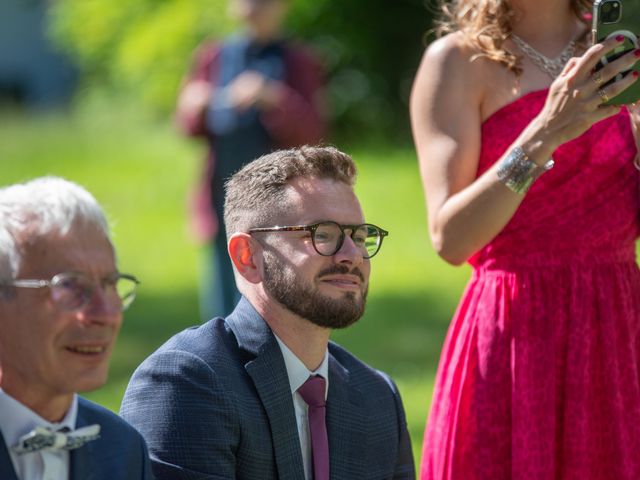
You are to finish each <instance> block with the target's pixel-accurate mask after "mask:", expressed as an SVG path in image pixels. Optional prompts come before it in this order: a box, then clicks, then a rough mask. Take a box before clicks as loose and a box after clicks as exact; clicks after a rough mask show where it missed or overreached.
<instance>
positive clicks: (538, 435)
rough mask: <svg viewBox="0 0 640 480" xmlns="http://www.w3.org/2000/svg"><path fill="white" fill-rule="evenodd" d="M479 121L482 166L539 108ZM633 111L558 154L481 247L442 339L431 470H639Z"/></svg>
mask: <svg viewBox="0 0 640 480" xmlns="http://www.w3.org/2000/svg"><path fill="white" fill-rule="evenodd" d="M546 95H547V91H546V90H544V91H536V92H532V93H529V94H527V95H525V96H523V97H522V98H520V99H518V100H516V101H514V102H513V103H511V104H508V105H507V106H505V107H503V108H502V109H500V110H499V111H497V112H496V113H495V114H493V115H492V116H491V117H490V118H488V119H487V120H486V121H485V122H484V124H483V125H482V150H481V156H480V163H479V170H478V175H480V174H481V173H482V172H484V171H485V170H486V169H488V168H489V167H490V166H491V165H492V164H493V163H494V162H495V161H496V160H497V159H498V158H499V157H500V156H501V155H502V154H503V153H504V151H505V150H506V149H507V148H508V146H509V145H510V144H511V143H512V142H513V141H514V140H515V139H516V137H517V136H518V135H519V134H520V132H521V131H522V130H523V129H524V127H525V126H526V125H527V124H528V123H529V122H530V121H531V120H532V119H533V118H534V117H535V116H536V115H537V114H538V113H539V112H540V110H541V108H542V106H543V104H544V101H545V98H546ZM635 154H636V147H635V143H634V140H633V136H632V132H631V128H630V123H629V118H628V113H627V112H626V110H623V111H622V112H621V113H620V114H619V115H617V116H615V117H613V118H610V119H607V120H605V121H602V122H600V123H598V124H596V125H594V126H593V127H592V128H591V129H590V130H588V131H587V132H586V133H585V134H584V135H582V136H581V137H579V138H577V139H575V140H573V141H571V142H569V143H567V144H565V145H563V146H561V147H560V148H559V149H558V150H556V152H554V155H553V157H554V159H555V167H554V168H553V169H552V170H551V171H549V172H548V173H546V174H544V175H543V176H542V177H541V178H540V179H539V180H538V181H537V182H536V183H535V184H534V185H533V187H532V188H531V190H530V191H529V193H528V194H527V195H526V197H525V199H524V201H523V202H522V204H521V206H520V208H519V209H518V211H517V212H516V214H515V215H514V217H513V218H512V219H511V221H510V222H509V223H508V225H507V226H506V227H505V228H504V230H503V231H502V232H501V233H500V234H499V235H498V236H497V237H496V238H495V239H494V240H493V241H491V242H490V243H489V244H488V245H487V246H486V247H484V248H483V249H482V250H481V251H479V252H478V253H477V254H475V255H474V256H473V257H472V258H471V259H470V263H471V264H472V266H473V274H472V277H471V279H470V281H469V284H468V286H467V288H466V291H465V293H464V296H463V297H462V300H461V302H460V305H459V306H458V310H457V312H456V314H455V317H454V318H453V320H452V323H451V326H450V328H449V332H448V334H447V339H446V341H445V344H444V347H443V352H442V357H441V359H440V365H439V369H438V375H437V379H436V386H435V391H434V396H433V403H432V407H431V412H430V416H429V420H428V422H427V428H426V431H425V436H424V446H423V457H422V464H421V478H422V479H423V480H507V479H513V480H533V479H535V480H640V270H639V269H638V264H637V262H636V246H635V242H636V240H637V239H638V237H639V236H640V173H639V172H638V171H637V170H636V169H635V168H634V166H633V158H634V156H635Z"/></svg>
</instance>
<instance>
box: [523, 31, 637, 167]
mask: <svg viewBox="0 0 640 480" xmlns="http://www.w3.org/2000/svg"><path fill="white" fill-rule="evenodd" d="M622 41H624V37H622V36H618V37H616V38H611V39H608V40H606V41H605V42H603V43H599V44H596V45H594V46H592V47H591V48H589V49H588V50H587V51H586V52H585V53H584V55H582V56H581V57H578V58H572V59H571V60H569V62H568V63H567V65H566V66H565V68H564V69H563V71H562V73H561V74H560V75H559V76H558V78H556V80H555V81H554V82H553V83H552V84H551V87H550V88H549V95H548V97H547V100H546V102H545V105H544V107H543V109H542V111H541V112H540V114H539V115H538V117H537V118H536V120H534V122H533V123H532V125H531V126H530V127H531V128H533V129H534V131H536V133H534V134H533V136H534V137H538V140H539V141H541V143H542V144H545V145H546V149H547V150H549V152H548V153H549V154H550V153H551V152H552V151H553V150H555V148H557V147H558V146H559V145H561V144H563V143H565V142H568V141H569V140H572V139H574V138H576V137H577V136H579V135H581V134H582V133H584V132H585V131H586V130H587V129H588V128H589V127H591V125H593V124H594V123H596V122H598V121H600V120H603V119H605V118H607V117H610V116H612V115H615V114H616V113H618V112H619V110H620V107H618V106H615V105H603V103H605V102H607V101H608V100H609V99H611V98H613V97H615V96H616V95H618V94H619V93H621V92H622V91H624V90H625V89H627V88H629V87H630V86H631V85H632V84H633V83H634V82H636V81H637V74H636V73H632V74H631V75H626V76H624V77H623V78H621V79H620V80H616V81H615V82H614V83H612V84H611V85H607V86H606V87H603V85H604V84H605V83H607V82H608V81H609V80H611V79H612V78H614V77H615V76H616V75H618V74H619V73H620V72H622V71H625V70H628V69H630V68H631V67H632V66H633V65H634V64H635V63H636V62H637V61H638V59H639V58H640V57H639V55H640V50H636V51H632V52H629V53H627V54H626V55H623V56H622V57H620V58H618V59H616V60H615V61H613V62H610V63H608V64H607V65H606V66H604V67H603V68H602V69H600V70H598V71H594V69H595V67H596V65H597V64H598V62H599V61H600V59H602V57H604V56H605V55H607V54H608V53H610V52H611V51H613V50H614V49H615V48H616V47H617V46H619V45H620V43H621V42H622ZM532 133H533V132H532ZM544 157H546V155H545V156H543V158H544Z"/></svg>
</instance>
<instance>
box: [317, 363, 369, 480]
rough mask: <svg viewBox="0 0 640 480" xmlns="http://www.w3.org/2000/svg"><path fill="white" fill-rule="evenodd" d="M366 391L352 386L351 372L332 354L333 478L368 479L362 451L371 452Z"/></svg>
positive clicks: (330, 429) (329, 400)
mask: <svg viewBox="0 0 640 480" xmlns="http://www.w3.org/2000/svg"><path fill="white" fill-rule="evenodd" d="M363 405H364V402H363V399H362V393H361V392H360V391H359V390H357V389H355V388H354V387H353V386H350V385H349V372H348V371H347V370H346V369H345V368H344V367H343V366H342V365H341V364H340V363H338V361H337V360H336V359H335V358H334V357H333V355H331V354H329V393H328V395H327V434H328V437H329V474H330V477H331V478H332V479H344V478H366V476H367V466H366V465H365V464H364V460H363V458H364V456H363V455H362V452H366V451H367V435H366V431H365V430H364V429H363V425H367V419H366V416H365V414H366V412H364V411H363V409H364V407H363Z"/></svg>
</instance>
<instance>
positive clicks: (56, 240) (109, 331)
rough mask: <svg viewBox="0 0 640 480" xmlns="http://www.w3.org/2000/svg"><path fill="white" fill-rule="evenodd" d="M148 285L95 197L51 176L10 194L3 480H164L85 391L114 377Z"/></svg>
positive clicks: (1, 400)
mask: <svg viewBox="0 0 640 480" xmlns="http://www.w3.org/2000/svg"><path fill="white" fill-rule="evenodd" d="M137 284H138V281H137V280H136V279H135V277H133V276H131V275H127V274H123V273H120V272H119V271H118V269H117V267H116V259H115V252H114V249H113V245H112V243H111V241H110V239H109V231H108V227H107V221H106V218H105V216H104V213H103V212H102V209H101V208H100V206H99V205H98V203H97V202H96V200H95V199H94V198H93V196H92V195H91V194H90V193H89V192H87V191H86V190H85V189H84V188H82V187H80V186H79V185H76V184H74V183H71V182H68V181H66V180H62V179H60V178H54V177H45V178H39V179H36V180H33V181H31V182H28V183H25V184H17V185H11V186H9V187H5V188H2V189H0V431H1V432H2V435H0V478H1V479H2V480H50V479H51V480H60V479H70V480H87V479H93V480H114V479H118V480H143V479H151V478H152V475H151V467H150V464H149V457H148V453H147V447H146V444H145V442H144V440H143V439H142V437H141V436H140V434H139V433H138V432H137V431H136V430H134V429H133V427H131V426H130V425H129V424H127V423H126V422H125V421H124V420H122V419H121V418H120V417H118V416H117V415H115V414H114V413H112V412H110V411H108V410H106V409H105V408H102V407H100V406H99V405H96V404H95V403H92V402H90V401H88V400H85V399H84V398H82V397H79V396H78V395H77V394H76V392H78V391H91V390H95V389H96V388H98V387H100V386H102V385H103V384H104V383H105V381H106V380H107V373H108V369H109V359H110V357H111V353H112V351H113V347H114V344H115V342H116V338H117V336H118V332H119V330H120V325H121V323H122V311H123V310H124V309H125V308H126V307H127V306H128V305H130V304H131V302H132V301H133V299H134V296H135V291H136V287H137Z"/></svg>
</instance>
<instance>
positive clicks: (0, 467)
mask: <svg viewBox="0 0 640 480" xmlns="http://www.w3.org/2000/svg"><path fill="white" fill-rule="evenodd" d="M0 478H2V479H3V480H5V479H6V480H18V476H17V474H16V471H15V470H14V468H13V462H12V461H11V456H10V455H9V450H8V447H7V444H6V443H5V442H4V437H3V436H2V434H1V433H0Z"/></svg>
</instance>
